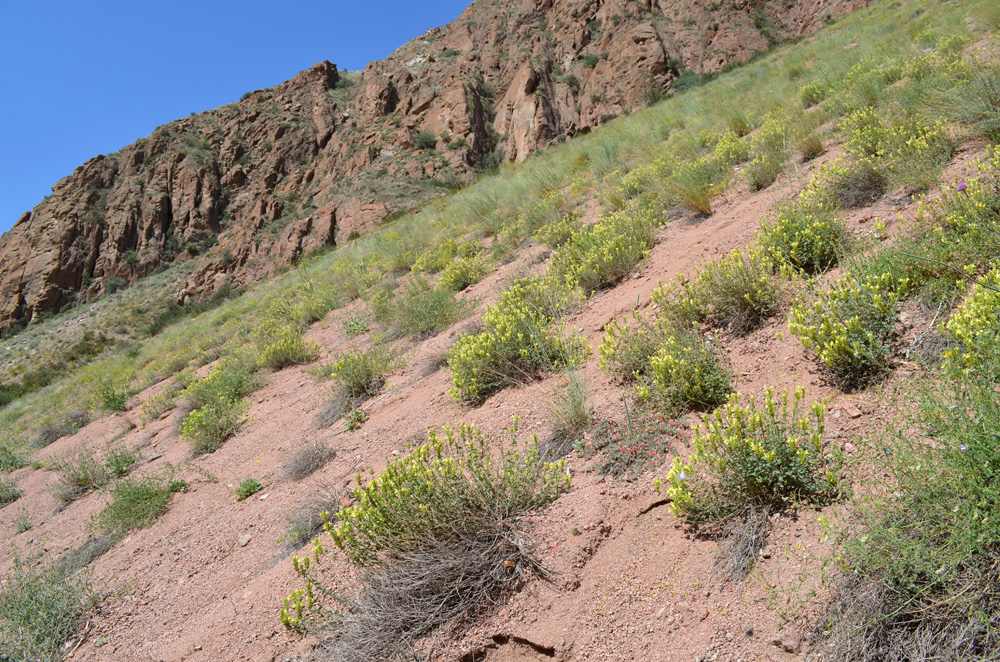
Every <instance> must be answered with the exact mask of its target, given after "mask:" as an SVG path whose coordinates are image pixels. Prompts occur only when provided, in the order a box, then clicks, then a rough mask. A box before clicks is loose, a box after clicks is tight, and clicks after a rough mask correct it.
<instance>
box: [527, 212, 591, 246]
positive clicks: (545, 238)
mask: <svg viewBox="0 0 1000 662" xmlns="http://www.w3.org/2000/svg"><path fill="white" fill-rule="evenodd" d="M583 227H584V222H583V219H582V218H580V215H579V214H577V213H576V212H571V213H569V214H564V215H563V216H562V217H560V218H559V220H556V221H553V222H551V223H547V224H545V225H543V226H542V227H541V228H539V229H538V231H537V232H536V233H535V239H537V240H538V241H540V242H542V243H543V244H545V245H546V246H548V247H549V248H559V247H560V246H562V245H563V244H565V243H566V242H568V241H569V240H570V239H572V238H573V236H574V235H576V234H578V233H579V232H580V231H582V230H583Z"/></svg>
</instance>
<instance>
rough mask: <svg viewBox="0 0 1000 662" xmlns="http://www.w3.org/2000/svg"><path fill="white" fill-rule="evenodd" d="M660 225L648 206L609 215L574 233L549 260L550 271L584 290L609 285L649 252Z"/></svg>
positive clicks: (626, 272) (615, 281)
mask: <svg viewBox="0 0 1000 662" xmlns="http://www.w3.org/2000/svg"><path fill="white" fill-rule="evenodd" d="M659 224H660V221H659V219H658V218H657V217H656V215H655V214H654V213H653V212H652V211H651V210H649V209H648V208H639V209H626V210H622V211H618V212H614V213H612V214H609V215H608V216H605V217H604V218H602V219H601V220H600V221H598V222H597V223H595V224H594V225H591V226H588V227H585V228H581V229H580V231H579V232H577V233H576V234H574V235H573V236H572V237H571V238H570V240H569V241H568V242H566V244H564V245H563V247H562V248H561V249H560V250H559V252H558V253H557V254H556V255H555V257H554V258H553V259H552V264H551V266H550V272H549V273H551V274H558V275H559V277H561V278H562V279H563V280H565V281H566V282H567V283H569V284H570V286H572V287H578V288H580V289H581V290H582V291H583V292H585V293H588V292H593V291H595V290H600V289H603V288H606V287H612V286H614V285H615V284H617V283H618V282H619V281H621V280H622V279H623V278H625V277H626V276H628V275H629V274H630V273H631V272H632V270H633V269H634V268H635V267H636V265H638V264H639V262H641V261H642V260H644V259H645V258H646V256H647V255H649V249H650V248H652V247H653V243H654V242H655V240H656V230H657V228H658V227H659Z"/></svg>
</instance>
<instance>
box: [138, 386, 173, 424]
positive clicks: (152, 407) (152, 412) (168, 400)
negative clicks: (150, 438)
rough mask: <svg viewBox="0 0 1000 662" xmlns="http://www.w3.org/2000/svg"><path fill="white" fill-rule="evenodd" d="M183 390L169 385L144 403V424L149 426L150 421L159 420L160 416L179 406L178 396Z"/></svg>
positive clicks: (142, 415)
mask: <svg viewBox="0 0 1000 662" xmlns="http://www.w3.org/2000/svg"><path fill="white" fill-rule="evenodd" d="M180 392H181V389H180V388H177V387H176V386H174V385H172V384H169V385H167V386H165V387H164V388H163V390H162V391H160V392H159V393H157V394H156V395H154V396H152V397H150V398H149V399H148V400H146V401H145V402H144V403H142V413H141V417H142V424H143V425H148V424H149V423H150V421H154V420H156V419H158V418H159V417H160V416H162V415H163V414H165V413H166V412H168V411H170V410H171V409H173V408H174V407H176V406H177V396H178V395H179V394H180Z"/></svg>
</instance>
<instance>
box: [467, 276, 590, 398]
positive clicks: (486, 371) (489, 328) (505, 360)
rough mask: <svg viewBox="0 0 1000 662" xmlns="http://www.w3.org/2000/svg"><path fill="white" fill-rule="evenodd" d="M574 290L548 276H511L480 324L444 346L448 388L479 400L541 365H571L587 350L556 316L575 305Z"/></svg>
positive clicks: (576, 294)
mask: <svg viewBox="0 0 1000 662" xmlns="http://www.w3.org/2000/svg"><path fill="white" fill-rule="evenodd" d="M579 301H580V295H579V291H578V290H576V289H574V288H571V287H568V286H567V285H565V284H564V283H563V282H562V281H560V280H559V279H556V278H553V277H551V276H545V277H536V278H527V279H521V280H518V281H516V282H515V283H514V284H513V285H512V286H511V287H510V289H508V290H507V291H506V292H504V293H503V294H502V295H500V300H499V301H498V302H497V303H496V304H495V305H493V306H490V307H489V308H487V309H486V312H484V313H483V330H482V331H481V332H479V333H472V334H466V335H463V336H461V337H460V338H459V339H458V340H457V341H456V342H455V344H454V345H453V346H452V348H451V349H450V350H449V352H448V365H449V367H450V368H451V371H452V388H451V394H452V395H453V396H454V397H455V398H456V399H458V400H466V401H471V402H482V401H483V400H485V399H486V398H488V397H489V396H491V395H493V394H494V393H496V392H497V391H499V390H500V389H502V388H504V387H505V386H508V385H510V384H514V383H518V382H521V381H524V380H526V379H531V378H534V376H535V375H537V374H539V373H540V372H542V371H545V370H552V369H554V368H559V367H564V366H573V365H576V364H577V363H578V362H579V361H580V360H581V359H582V358H583V356H584V355H585V353H586V351H587V345H586V342H585V341H584V340H583V339H582V338H581V337H579V336H578V335H576V334H572V335H564V334H563V333H562V329H561V327H559V326H558V325H557V323H556V320H557V318H558V317H559V316H561V315H562V314H563V313H564V312H566V311H568V310H569V309H570V308H571V307H573V306H576V305H578V303H579Z"/></svg>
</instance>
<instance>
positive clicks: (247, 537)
mask: <svg viewBox="0 0 1000 662" xmlns="http://www.w3.org/2000/svg"><path fill="white" fill-rule="evenodd" d="M252 538H253V537H252V536H251V535H250V534H249V533H244V534H243V535H242V536H240V538H239V540H237V541H236V542H238V543H239V544H240V547H246V546H247V543H249V542H250V540H252Z"/></svg>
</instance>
